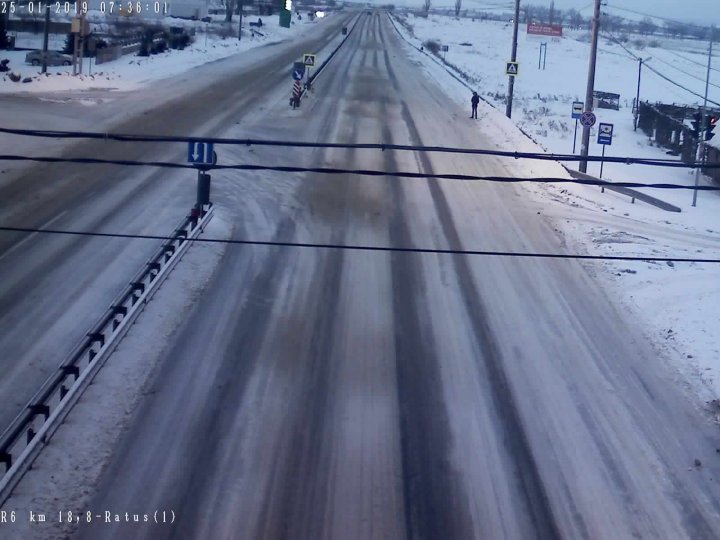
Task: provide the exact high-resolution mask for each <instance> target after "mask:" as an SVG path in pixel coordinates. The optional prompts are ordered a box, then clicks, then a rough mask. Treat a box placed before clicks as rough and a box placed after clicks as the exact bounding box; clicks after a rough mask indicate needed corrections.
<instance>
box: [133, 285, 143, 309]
mask: <svg viewBox="0 0 720 540" xmlns="http://www.w3.org/2000/svg"><path fill="white" fill-rule="evenodd" d="M130 289H131V290H132V305H133V306H134V305H135V302H137V301H138V300H139V299H140V297H141V296H142V295H143V293H144V292H145V284H144V283H142V282H140V281H133V282H132V283H131V284H130ZM138 293H139V294H138Z"/></svg>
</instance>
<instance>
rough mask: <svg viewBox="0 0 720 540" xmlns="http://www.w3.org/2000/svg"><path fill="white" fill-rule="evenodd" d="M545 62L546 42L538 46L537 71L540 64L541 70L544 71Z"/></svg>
mask: <svg viewBox="0 0 720 540" xmlns="http://www.w3.org/2000/svg"><path fill="white" fill-rule="evenodd" d="M546 60H547V42H546V41H544V42H542V43H541V44H540V56H538V69H540V65H541V64H542V69H543V70H545V61H546Z"/></svg>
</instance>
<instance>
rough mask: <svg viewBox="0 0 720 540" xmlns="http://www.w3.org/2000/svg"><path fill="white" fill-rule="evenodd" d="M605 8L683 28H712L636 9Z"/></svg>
mask: <svg viewBox="0 0 720 540" xmlns="http://www.w3.org/2000/svg"><path fill="white" fill-rule="evenodd" d="M604 7H605V8H608V9H617V10H620V11H626V12H628V13H634V14H635V15H644V16H645V17H650V18H651V19H658V20H661V21H666V22H671V23H676V24H681V25H683V26H687V27H691V28H702V29H705V30H710V27H709V26H704V25H701V24H695V23H690V22H684V21H679V20H677V19H670V18H669V17H662V16H660V15H655V14H652V13H645V12H643V11H637V10H634V9H629V8H622V7H618V6H613V5H605V6H604Z"/></svg>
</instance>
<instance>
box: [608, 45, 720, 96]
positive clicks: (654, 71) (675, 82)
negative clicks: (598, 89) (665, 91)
mask: <svg viewBox="0 0 720 540" xmlns="http://www.w3.org/2000/svg"><path fill="white" fill-rule="evenodd" d="M606 37H608V38H609V39H610V40H611V41H613V42H614V43H617V44H618V45H619V46H620V47H622V48H623V50H625V52H627V53H628V55H629V56H630V58H632V59H633V60H639V59H640V57H639V56H637V55H636V54H635V53H633V52H632V51H631V50H630V49H628V48H627V47H626V46H625V45H624V44H623V43H622V42H621V41H620V40H619V39H618V38H617V37H615V36H614V35H613V34H611V33H610V32H607V31H606ZM643 66H644V67H645V68H646V69H649V70H650V71H652V72H653V73H655V75H657V76H658V77H660V78H661V79H664V80H666V81H667V82H669V83H671V84H673V85H675V86H677V87H678V88H682V89H683V90H685V91H686V92H688V93H690V94H692V95H694V96H697V97H699V98H700V99H705V96H703V95H702V94H698V93H697V92H695V91H693V90H690V89H689V88H688V87H687V86H684V85H682V84H680V83H679V82H677V81H675V80H673V79H671V78H670V77H668V76H667V75H664V74H663V73H660V72H659V71H658V70H657V69H655V68H654V67H652V66H651V65H650V64H648V63H647V62H646V63H644V64H643ZM707 101H708V103H712V104H713V105H716V106H718V107H720V103H718V102H717V101H713V100H712V99H710V98H707Z"/></svg>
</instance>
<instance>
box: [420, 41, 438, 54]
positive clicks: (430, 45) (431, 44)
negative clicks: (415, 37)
mask: <svg viewBox="0 0 720 540" xmlns="http://www.w3.org/2000/svg"><path fill="white" fill-rule="evenodd" d="M423 47H425V48H426V49H427V50H428V51H430V52H431V53H433V54H437V53H439V52H440V44H439V43H438V42H437V41H435V40H434V39H428V40H427V41H425V42H424V43H423Z"/></svg>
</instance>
